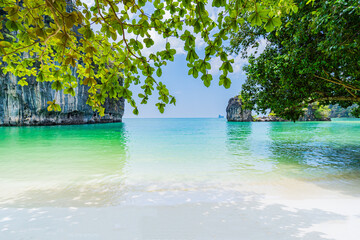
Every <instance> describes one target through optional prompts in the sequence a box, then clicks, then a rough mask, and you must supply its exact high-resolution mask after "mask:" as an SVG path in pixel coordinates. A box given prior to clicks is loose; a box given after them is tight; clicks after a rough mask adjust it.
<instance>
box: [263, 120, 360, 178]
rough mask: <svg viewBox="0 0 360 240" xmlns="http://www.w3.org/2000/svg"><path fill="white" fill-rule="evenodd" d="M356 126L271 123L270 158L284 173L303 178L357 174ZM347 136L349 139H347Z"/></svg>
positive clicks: (359, 158)
mask: <svg viewBox="0 0 360 240" xmlns="http://www.w3.org/2000/svg"><path fill="white" fill-rule="evenodd" d="M358 133H359V128H354V126H352V127H351V128H348V127H347V126H346V125H345V126H344V125H341V126H340V125H339V126H337V127H334V126H333V125H330V124H329V123H298V124H291V123H288V124H284V123H272V124H271V128H270V131H269V137H270V138H271V145H270V150H271V156H270V158H272V159H274V160H275V161H277V162H279V164H281V165H282V166H281V168H286V169H287V171H286V172H284V173H285V174H287V175H292V176H296V177H298V178H305V179H324V178H329V177H335V176H336V177H341V178H347V177H352V176H359V173H360V148H359V147H358V146H359V142H358V141H357V139H356V138H353V137H352V136H356V134H358ZM348 139H352V142H349V141H348Z"/></svg>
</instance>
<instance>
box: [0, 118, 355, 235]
mask: <svg viewBox="0 0 360 240" xmlns="http://www.w3.org/2000/svg"><path fill="white" fill-rule="evenodd" d="M249 193H251V194H249ZM334 194H335V195H336V194H340V195H341V196H345V198H347V197H349V199H346V201H344V202H347V201H348V200H349V201H350V200H351V201H355V202H351V203H352V204H353V205H356V206H358V205H359V197H360V121H359V120H344V119H337V120H333V121H332V122H297V123H291V122H282V123H280V122H273V123H228V122H226V121H225V120H224V119H125V120H124V123H114V124H98V125H79V126H52V127H9V128H5V127H3V128H0V209H1V210H2V211H0V231H1V232H0V236H1V234H2V233H8V234H10V230H11V228H12V229H13V231H12V232H13V234H17V233H19V232H16V229H17V228H19V229H21V228H22V227H24V226H23V225H22V224H23V223H22V222H21V221H20V220H18V221H17V222H16V221H15V220H13V224H12V225H11V224H10V225H9V224H8V225H4V226H5V227H3V228H1V223H2V222H5V223H6V222H7V221H8V219H14V217H11V216H13V215H14V214H15V213H16V214H18V215H16V214H15V215H16V216H18V218H20V219H23V220H24V221H25V219H26V221H30V220H29V219H37V218H36V217H35V218H34V217H31V216H30V215H29V214H32V213H31V211H30V210H29V211H30V212H26V213H22V211H23V210H22V209H23V208H25V209H38V210H37V211H39V212H40V213H41V212H50V213H51V216H57V215H56V214H60V213H57V211H59V210H57V209H59V208H61V209H67V210H66V211H70V212H71V211H72V210H71V209H72V208H75V209H78V208H84V209H88V210H86V214H90V213H91V211H97V210H96V209H99V208H101V209H103V212H102V213H103V214H105V213H106V214H109V213H108V211H109V209H111V208H113V207H115V208H117V207H120V208H121V209H123V208H124V207H125V210H126V211H130V212H131V211H132V210H129V209H131V208H133V207H135V206H137V207H141V208H146V207H147V206H152V207H155V208H156V209H157V208H159V207H161V209H160V210H159V209H157V210H156V212H166V211H168V213H169V214H170V213H171V211H172V210H171V211H170V210H164V209H162V208H163V207H165V206H169V207H171V206H173V207H176V206H179V205H181V204H190V203H192V204H196V205H191V209H193V208H194V209H195V206H196V207H197V206H200V205H199V204H203V205H204V206H208V205H209V204H210V205H211V204H215V205H214V206H212V207H221V206H223V205H222V204H225V203H226V204H230V205H231V204H235V203H241V204H242V205H241V204H240V205H241V206H242V207H236V210H234V211H238V210H239V209H243V208H244V209H245V208H246V206H247V205H245V206H243V204H244V203H247V202H246V201H247V200H246V199H253V200H251V204H252V205H251V207H249V209H257V208H256V207H258V205H259V206H260V200H259V199H263V198H265V197H267V198H269V199H281V200H289V199H290V200H292V199H296V200H301V201H302V203H304V202H305V201H306V200H308V199H315V198H317V199H322V198H334V196H335V195H334ZM329 196H330V197H329ZM336 196H338V195H336ZM343 198H344V197H343ZM254 199H255V200H254ZM256 199H257V200H256ZM344 202H343V203H344ZM322 204H323V203H322V202H321V201H319V204H318V205H319V206H320V205H322ZM334 204H335V203H334ZM310 205H311V207H312V208H313V207H314V206H315V205H316V204H315V205H314V203H311V204H310ZM350 205H351V204H350ZM350 205H349V206H350ZM298 207H299V206H298ZM44 208H45V209H47V208H50V209H52V210H49V209H47V210H46V211H44ZM277 208H279V207H277ZM9 209H10V210H9ZM39 209H40V210H41V209H42V210H41V211H40V210H39ZM92 209H93V210H92ZM176 209H177V210H176V211H178V212H175V213H174V214H180V213H181V212H186V211H189V214H190V215H191V213H190V212H191V211H192V210H189V209H187V208H185V209H183V210H181V209H182V208H176ZM206 209H207V208H206V207H203V208H201V211H202V212H205V213H206V212H207V211H206ZM281 209H282V208H279V209H278V210H277V211H278V212H279V211H280V212H281V211H282V210H281ZM123 210H124V209H123ZM153 210H154V209H152V211H153ZM173 210H174V209H173ZM9 211H10V212H9ZM84 211H85V210H84ZM110 211H111V210H110ZM119 211H120V210H119ZM121 211H122V210H121ZM141 211H144V212H145V213H146V211H147V210H144V209H143V210H141ZM196 211H197V210H196ZM196 211H195V212H196ZM199 211H200V210H199ZM222 211H223V212H222V213H223V214H225V212H224V211H225V210H222ZM226 211H230V212H231V211H232V210H226ZM319 211H320V210H319ZM344 211H345V212H346V211H348V210H347V209H345V210H344ZM63 212H65V210H64V211H63ZM89 212H90V213H89ZM195 212H194V213H193V214H196V213H195ZM245 213H246V214H248V212H245ZM320 213H321V214H328V213H327V212H326V211H325V212H320ZM19 214H20V215H19ZM84 214H85V213H84ZM86 214H85V215H86ZM132 214H133V215H134V214H135V213H134V212H132ZM283 214H285V213H283ZM306 214H307V213H306ZM306 214H305V215H306ZM321 214H320V215H321ZM359 214H360V212H359ZM40 215H41V214H40ZM40 215H39V216H40ZM90 215H91V214H90ZM125 215H126V213H125ZM135 215H136V214H135ZM145 215H146V214H145ZM270 215H272V213H271V214H270ZM280 215H281V214H280ZM285 215H286V214H285ZM305 215H304V216H305ZM36 216H38V215H36ZM69 216H70V215H69ZM79 216H80V215H79ZM94 216H97V215H96V213H94ZM106 216H108V215H106ZM141 216H142V215H141ZM291 216H292V215H291V214H290V215H289V217H291ZM321 216H322V215H321ZM326 216H327V215H326ZM329 216H330V215H329ZM359 216H360V215H359ZM2 217H3V218H2ZM66 217H68V216H65V215H64V216H63V218H61V219H62V221H63V222H61V221H60V220H59V219H56V218H55V217H54V219H52V220H53V221H55V222H54V223H51V224H50V225H51V226H55V225H56V224H60V226H65V225H64V224H65V222H66V221H67V220H66ZM186 217H187V218H188V217H189V216H188V215H186ZM193 217H194V219H196V216H193ZM232 217H233V216H232ZM313 217H314V216H313V215H312V214H309V216H308V215H306V217H305V218H306V219H307V218H309V219H313ZM49 218H50V217H49ZM59 218H60V217H59ZM190 218H192V217H190ZM4 219H5V220H4ZM139 219H140V220H139V221H143V220H141V219H143V216H142V217H139ZM214 219H216V218H214ZM254 219H256V217H255V218H254ZM299 219H300V218H299ZM321 219H322V218H321ZM65 220H66V221H65ZM233 220H234V221H237V220H235V218H234V219H233ZM9 221H10V220H9ZM79 221H80V222H81V220H79ZM109 221H110V220H109ZM199 221H200V220H199ZM211 221H213V222H211V224H212V223H214V222H216V221H215V220H211ZM219 221H220V219H219ZM221 221H223V219H222V220H221ZM256 221H257V220H256ZM286 221H287V220H286V219H285V222H286ZM304 221H305V220H304ZM306 221H309V220H306ZM15 222H16V223H15ZM19 222H20V223H19ZM83 222H84V223H86V221H85V220H84V219H83ZM166 222H167V221H166ZM170 222H171V221H170ZM175 222H176V221H175ZM38 224H40V225H41V224H42V226H44V223H43V222H39V223H38ZM211 224H210V223H209V224H208V226H209V228H210V229H211V227H210V226H212V225H211ZM294 224H295V225H296V224H297V223H296V222H295V223H294ZM347 224H348V223H347ZM45 225H46V223H45ZM87 225H89V223H87ZM90 225H91V224H90ZM215 225H216V224H215ZM69 226H73V225H71V224H70V225H69ZM299 226H300V225H299ZM309 226H310V225H309ZM309 226H308V227H309ZM115 228H116V227H115ZM104 229H105V228H104ZM297 230H298V229H297ZM64 231H66V230H64ZM67 231H69V229H67ZM226 231H227V230H224V231H223V232H222V233H220V236H221V235H223V234H224V232H226ZM106 232H109V231H108V230H106ZM195 232H196V231H195ZM210 232H211V231H210ZM220 232H221V231H220ZM294 232H295V233H296V234H298V232H297V231H294ZM23 233H24V236H28V237H29V239H31V237H34V236H35V238H36V239H38V238H37V237H38V236H39V235H31V234H30V235H29V232H23ZM39 233H40V234H41V236H43V237H44V238H45V239H46V237H45V236H47V237H49V236H50V237H51V235H46V234H45V235H44V234H43V232H42V230H39ZM295 233H294V234H295ZM82 234H84V233H82ZM172 234H174V233H172ZM194 234H195V233H194ZM194 234H193V235H191V234H190V235H189V236H190V237H189V238H186V237H185V238H176V239H200V238H197V237H194V236H198V235H196V234H200V233H199V232H197V233H196V234H195V235H194ZM294 234H293V235H285V238H284V239H290V236H295V235H296V234H295V235H294ZM200 235H201V234H200ZM200 235H199V236H200ZM6 236H7V237H9V236H13V235H11V234H10V235H6ZM14 236H16V237H14V238H13V239H19V238H20V236H21V237H23V236H22V235H21V234H20V235H14ZM94 236H95V239H98V238H96V236H97V235H94ZM114 236H117V235H114ZM129 236H130V235H129ZM129 236H128V237H126V238H124V239H155V238H141V237H139V238H136V237H134V236H133V235H131V236H132V237H129ZM165 236H167V237H169V236H168V235H165ZM170 236H174V235H171V234H170ZM191 236H192V237H191ZM202 236H204V235H202ZM209 236H210V235H209ZM211 236H212V235H211ZM214 236H215V235H214ZM254 236H255V235H254ZM254 236H253V235H251V234H250V235H249V237H250V238H251V237H254ZM279 236H282V235H279ZM279 236H278V237H274V239H282V238H280V237H279ZM17 237H19V238H17ZM81 237H83V238H81ZM88 237H89V236H87V235H84V236H75V237H74V236H69V235H68V236H67V239H73V238H74V239H79V238H81V239H88ZM282 237H284V236H282ZM110 238H111V237H109V238H108V239H110ZM6 239H8V238H6ZM9 239H12V238H9ZM21 239H27V238H26V237H24V238H21ZM156 239H169V238H166V237H164V238H161V237H159V238H156ZM174 239H175V238H174ZM204 239H210V238H204ZM223 239H237V238H236V234H235V235H234V238H231V237H229V238H223ZM252 239H255V238H252ZM259 239H262V238H261V237H259ZM264 239H267V238H266V235H264ZM269 239H271V238H269ZM311 239H323V238H320V237H319V235H316V237H314V238H311ZM348 239H350V238H348Z"/></svg>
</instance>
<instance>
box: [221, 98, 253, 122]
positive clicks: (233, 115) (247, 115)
mask: <svg viewBox="0 0 360 240" xmlns="http://www.w3.org/2000/svg"><path fill="white" fill-rule="evenodd" d="M226 118H227V120H228V121H229V122H252V120H253V118H252V116H251V110H247V109H243V108H242V102H241V99H240V98H239V96H236V97H233V98H230V100H229V103H228V106H227V108H226Z"/></svg>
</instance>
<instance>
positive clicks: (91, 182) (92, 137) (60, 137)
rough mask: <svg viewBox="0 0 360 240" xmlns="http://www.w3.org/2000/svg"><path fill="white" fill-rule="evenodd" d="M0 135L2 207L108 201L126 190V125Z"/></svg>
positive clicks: (39, 129) (28, 129) (17, 130)
mask: <svg viewBox="0 0 360 240" xmlns="http://www.w3.org/2000/svg"><path fill="white" fill-rule="evenodd" d="M0 136H2V137H1V138H0V152H1V156H0V189H1V190H0V204H1V205H6V206H9V205H14V206H36V205H40V206H47V205H50V206H51V205H56V206H77V205H108V204H113V203H114V201H117V200H118V199H119V198H120V196H119V195H121V194H122V191H121V189H122V188H124V179H125V177H126V173H125V172H124V166H125V164H126V159H127V154H128V151H127V132H126V130H125V127H124V124H122V123H120V124H101V125H82V126H54V127H25V128H0ZM9 192H10V194H9Z"/></svg>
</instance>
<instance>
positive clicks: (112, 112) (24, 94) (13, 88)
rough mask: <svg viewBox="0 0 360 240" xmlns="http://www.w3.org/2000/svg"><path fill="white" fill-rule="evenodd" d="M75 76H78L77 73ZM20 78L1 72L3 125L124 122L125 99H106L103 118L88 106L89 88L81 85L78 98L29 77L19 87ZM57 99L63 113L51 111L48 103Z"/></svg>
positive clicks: (1, 121) (0, 109) (48, 83)
mask: <svg viewBox="0 0 360 240" xmlns="http://www.w3.org/2000/svg"><path fill="white" fill-rule="evenodd" d="M73 75H74V76H76V73H75V70H74V71H73ZM17 82H18V78H17V77H15V76H14V75H12V74H6V75H4V74H2V73H1V72H0V126H1V125H3V126H21V125H55V124H85V123H103V122H121V121H122V116H123V114H124V100H123V99H119V100H112V99H111V100H107V101H106V102H105V108H106V111H105V116H104V117H100V116H99V115H98V114H97V113H95V112H94V111H92V109H91V107H90V106H88V105H87V104H86V101H87V98H88V91H87V90H88V87H87V86H83V85H80V84H78V86H79V87H78V88H77V89H76V95H75V97H73V96H71V95H69V94H64V93H63V92H62V91H60V92H57V93H56V92H55V90H53V89H51V82H37V81H36V79H35V78H34V77H31V78H28V79H27V82H28V83H29V85H28V86H24V87H21V86H20V85H18V84H17ZM54 99H56V102H57V103H58V104H59V105H60V106H61V112H49V111H48V110H47V106H48V104H47V101H52V100H54Z"/></svg>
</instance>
